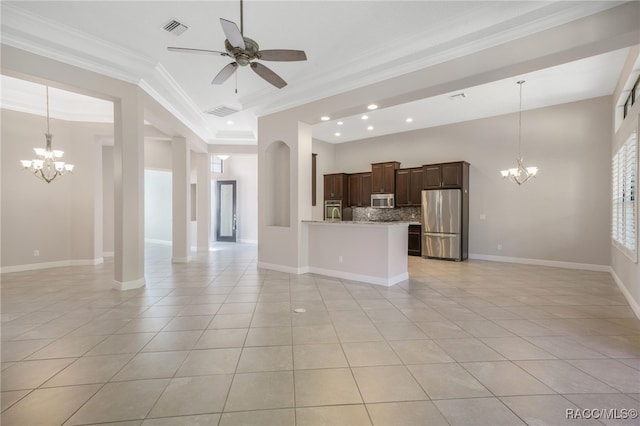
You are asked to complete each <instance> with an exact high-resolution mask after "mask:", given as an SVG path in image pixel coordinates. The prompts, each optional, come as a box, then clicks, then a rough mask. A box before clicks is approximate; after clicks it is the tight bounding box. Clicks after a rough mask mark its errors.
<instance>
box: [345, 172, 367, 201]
mask: <svg viewBox="0 0 640 426" xmlns="http://www.w3.org/2000/svg"><path fill="white" fill-rule="evenodd" d="M349 205H350V206H351V207H368V206H370V205H371V173H354V174H352V175H349Z"/></svg>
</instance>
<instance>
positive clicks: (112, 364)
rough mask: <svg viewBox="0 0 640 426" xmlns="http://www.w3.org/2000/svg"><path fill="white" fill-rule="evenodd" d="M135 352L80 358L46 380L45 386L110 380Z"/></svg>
mask: <svg viewBox="0 0 640 426" xmlns="http://www.w3.org/2000/svg"><path fill="white" fill-rule="evenodd" d="M132 357H133V354H121V355H101V356H87V357H82V358H78V359H77V360H76V361H75V362H74V363H73V364H71V365H69V366H68V367H67V368H65V369H64V370H62V371H61V372H59V373H58V374H56V375H55V376H53V377H52V378H51V379H50V380H48V381H47V382H45V383H44V384H43V385H42V386H43V387H55V386H71V385H84V384H91V383H106V382H108V381H109V380H110V379H111V378H112V377H113V376H114V375H115V374H116V373H117V372H118V371H119V370H120V369H121V368H122V367H123V366H124V365H125V364H126V363H127V362H129V360H130V359H131V358H132Z"/></svg>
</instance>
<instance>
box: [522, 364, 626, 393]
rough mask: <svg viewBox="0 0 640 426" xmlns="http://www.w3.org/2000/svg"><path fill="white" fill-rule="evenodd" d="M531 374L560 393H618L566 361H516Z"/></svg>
mask: <svg viewBox="0 0 640 426" xmlns="http://www.w3.org/2000/svg"><path fill="white" fill-rule="evenodd" d="M515 363H516V364H517V365H518V366H520V367H522V368H523V369H524V370H526V371H527V372H528V373H529V374H531V375H532V376H534V377H535V378H537V379H538V380H540V381H541V382H542V383H544V384H545V385H547V386H549V387H550V388H551V389H553V390H554V391H556V392H558V393H616V392H617V390H615V389H614V388H612V387H609V386H607V385H606V384H604V383H602V382H601V381H599V380H597V379H595V378H594V377H593V376H591V375H589V374H586V373H584V372H582V371H580V370H579V369H577V368H576V367H574V366H572V365H571V364H569V363H568V362H566V361H560V360H557V361H556V360H540V361H515Z"/></svg>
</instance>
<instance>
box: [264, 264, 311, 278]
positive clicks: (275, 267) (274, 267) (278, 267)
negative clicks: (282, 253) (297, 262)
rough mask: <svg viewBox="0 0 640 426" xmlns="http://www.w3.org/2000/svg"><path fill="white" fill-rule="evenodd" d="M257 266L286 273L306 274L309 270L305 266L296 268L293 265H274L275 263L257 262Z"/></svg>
mask: <svg viewBox="0 0 640 426" xmlns="http://www.w3.org/2000/svg"><path fill="white" fill-rule="evenodd" d="M258 268H262V269H270V270H272V271H278V272H286V273H288V274H296V275H300V274H306V273H307V272H309V271H308V270H307V268H296V267H293V266H285V265H276V264H275V263H267V262H258Z"/></svg>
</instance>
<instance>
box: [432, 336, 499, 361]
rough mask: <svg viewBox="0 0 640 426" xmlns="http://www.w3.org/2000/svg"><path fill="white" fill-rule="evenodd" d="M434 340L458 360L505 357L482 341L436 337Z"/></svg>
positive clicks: (485, 359)
mask: <svg viewBox="0 0 640 426" xmlns="http://www.w3.org/2000/svg"><path fill="white" fill-rule="evenodd" d="M435 342H436V343H437V344H438V346H440V347H441V348H442V349H444V351H445V352H447V353H448V354H449V355H450V356H451V357H452V358H453V359H455V360H456V361H458V362H469V361H501V360H504V359H505V357H503V356H502V355H500V354H499V353H498V352H496V351H494V350H493V349H491V348H490V347H489V346H487V345H485V344H484V343H482V342H481V341H480V340H478V339H475V338H471V339H436V340H435Z"/></svg>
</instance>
